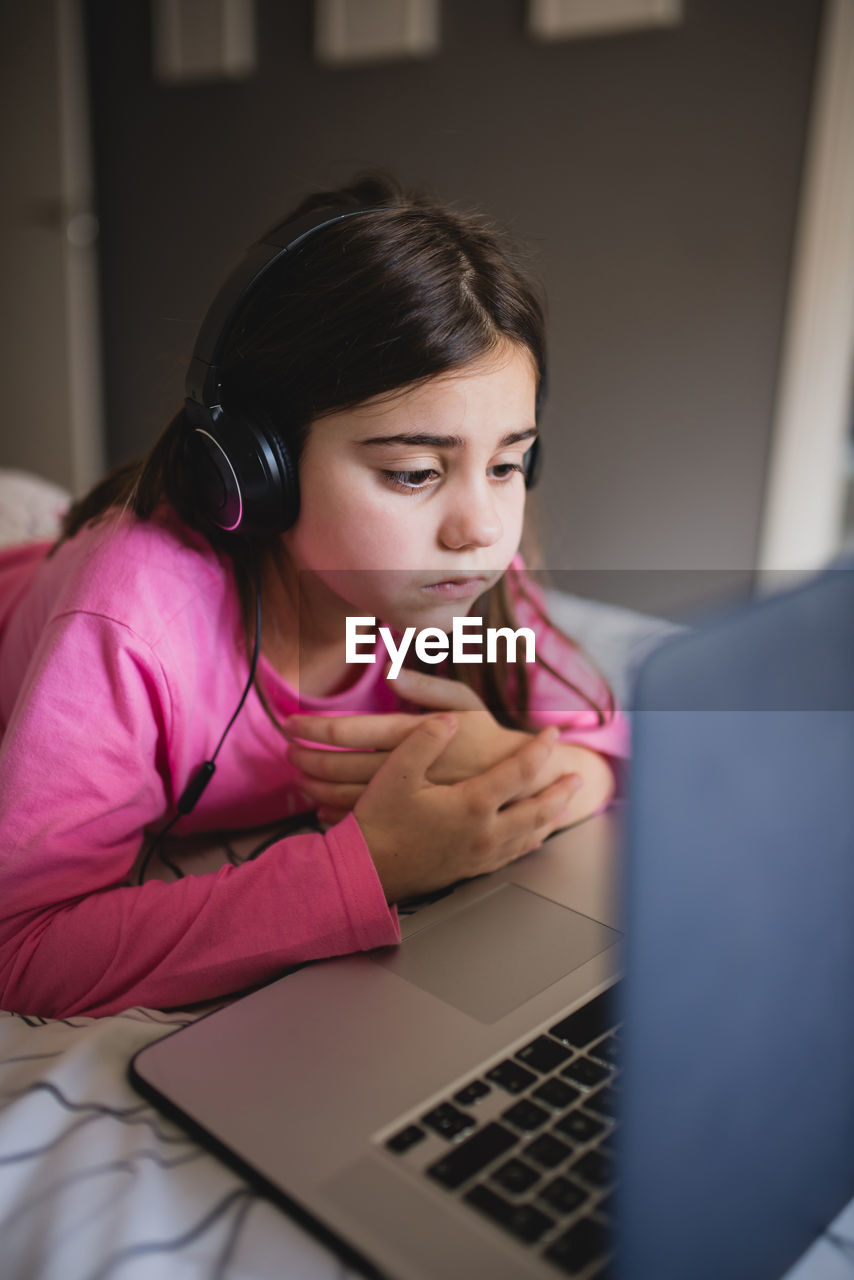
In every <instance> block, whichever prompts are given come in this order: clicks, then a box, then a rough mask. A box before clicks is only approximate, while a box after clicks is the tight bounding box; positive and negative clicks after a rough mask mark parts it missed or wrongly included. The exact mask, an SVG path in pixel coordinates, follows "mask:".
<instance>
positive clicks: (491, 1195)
mask: <svg viewBox="0 0 854 1280" xmlns="http://www.w3.org/2000/svg"><path fill="white" fill-rule="evenodd" d="M463 1199H464V1200H465V1201H467V1203H468V1204H470V1205H473V1206H474V1208H475V1209H479V1210H480V1212H481V1213H485V1214H486V1215H487V1217H489V1218H492V1220H493V1222H497V1223H498V1224H499V1226H502V1227H504V1228H505V1230H506V1231H510V1232H512V1233H513V1235H514V1236H516V1237H517V1238H518V1239H519V1240H524V1241H525V1243H526V1244H534V1243H535V1242H536V1241H537V1240H539V1239H540V1237H541V1236H542V1235H543V1234H544V1233H545V1232H546V1231H548V1230H549V1228H550V1227H553V1226H554V1225H555V1224H554V1219H553V1218H550V1217H549V1216H548V1214H545V1213H543V1212H542V1211H541V1210H540V1209H536V1208H534V1206H533V1205H529V1204H511V1203H510V1201H509V1200H505V1199H504V1197H503V1196H499V1195H497V1194H496V1192H494V1191H490V1189H489V1187H484V1186H477V1187H472V1189H471V1191H468V1192H467V1193H466V1194H465V1196H464V1197H463Z"/></svg>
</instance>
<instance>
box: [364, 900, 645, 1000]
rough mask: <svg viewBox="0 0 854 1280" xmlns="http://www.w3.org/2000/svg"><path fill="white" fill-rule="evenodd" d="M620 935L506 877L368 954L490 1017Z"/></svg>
mask: <svg viewBox="0 0 854 1280" xmlns="http://www.w3.org/2000/svg"><path fill="white" fill-rule="evenodd" d="M620 936H621V935H620V934H619V933H618V932H617V931H616V930H615V929H609V928H608V927H607V925H604V924H600V923H599V922H598V921H597V920H591V919H590V918H589V916H582V915H580V914H579V913H578V912H577V911H573V910H572V909H571V908H570V907H563V906H561V905H560V904H559V903H557V902H552V901H551V900H550V899H548V898H543V897H541V896H540V895H539V894H537V893H531V892H530V890H528V889H523V888H522V887H521V886H520V885H517V884H504V885H502V886H501V888H500V889H496V891H495V892H494V893H491V894H489V895H488V897H486V898H481V899H479V900H478V901H477V902H475V903H473V904H472V905H471V906H470V907H464V908H463V909H462V910H460V911H457V912H455V913H454V915H452V916H450V917H449V918H448V919H446V920H440V921H439V922H438V923H437V924H434V925H430V926H428V927H427V928H426V929H422V930H421V931H420V932H418V933H415V934H412V935H410V936H409V937H408V938H407V939H406V941H405V942H403V943H402V944H401V945H400V946H399V947H396V948H387V949H386V948H384V949H383V950H382V951H375V952H373V953H372V956H371V958H372V959H373V960H375V961H376V962H377V964H381V965H384V966H385V967H386V968H387V969H391V970H392V972H393V973H396V974H398V975H399V976H400V977H401V978H406V979H407V980H408V981H409V982H414V983H415V985H416V986H417V987H422V988H423V989H424V990H425V991H429V992H430V993H431V995H434V996H438V997H439V998H440V999H441V1000H445V1001H446V1002H447V1003H448V1004H451V1005H453V1006H454V1007H455V1008H456V1009H459V1010H460V1011H461V1012H462V1013H467V1014H469V1015H470V1016H471V1017H473V1018H477V1019H478V1021H479V1022H496V1021H497V1020H498V1019H499V1018H503V1017H504V1016H505V1014H508V1013H511V1012H512V1011H513V1010H514V1009H516V1008H518V1007H519V1005H521V1004H524V1003H525V1001H526V1000H529V999H530V998H531V997H532V996H535V995H537V993H538V992H540V991H544V990H545V988H546V987H549V986H551V984H552V983H553V982H557V981H558V979H559V978H563V977H564V976H565V975H566V974H567V973H571V972H572V970H573V969H577V968H578V967H579V965H582V964H585V963H586V962H587V961H588V960H592V958H593V957H594V956H596V955H599V953H600V952H601V951H605V950H607V948H608V947H611V946H614V944H615V943H616V942H618V941H619V939H620Z"/></svg>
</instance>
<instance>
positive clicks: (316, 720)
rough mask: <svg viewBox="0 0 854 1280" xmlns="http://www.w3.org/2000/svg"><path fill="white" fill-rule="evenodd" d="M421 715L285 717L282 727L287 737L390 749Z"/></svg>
mask: <svg viewBox="0 0 854 1280" xmlns="http://www.w3.org/2000/svg"><path fill="white" fill-rule="evenodd" d="M422 719H423V717H422V716H414V715H413V716H410V715H405V714H404V713H403V712H398V713H397V714H393V715H376V716H308V715H294V716H288V718H287V719H286V720H285V721H284V724H283V726H282V727H283V729H284V731H285V733H286V734H287V736H288V737H289V738H302V739H304V740H306V741H308V742H321V743H324V744H325V745H326V746H328V747H361V749H362V750H365V749H366V748H377V749H379V750H382V751H393V750H394V748H395V747H396V746H398V745H399V744H400V743H401V742H402V741H403V739H404V738H405V737H406V735H407V734H408V733H411V732H412V730H413V729H414V728H415V727H416V725H418V724H420V723H421V720H422Z"/></svg>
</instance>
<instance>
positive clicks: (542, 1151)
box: [523, 1133, 571, 1169]
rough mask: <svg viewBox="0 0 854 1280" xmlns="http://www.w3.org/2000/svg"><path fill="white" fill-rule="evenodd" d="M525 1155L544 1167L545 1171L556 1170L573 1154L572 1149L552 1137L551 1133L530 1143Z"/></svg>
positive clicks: (544, 1134) (542, 1135)
mask: <svg viewBox="0 0 854 1280" xmlns="http://www.w3.org/2000/svg"><path fill="white" fill-rule="evenodd" d="M523 1154H524V1155H526V1156H528V1157H529V1158H530V1159H531V1160H534V1161H535V1162H536V1163H537V1164H539V1165H542V1166H543V1168H544V1169H554V1168H555V1167H556V1166H557V1165H559V1164H561V1163H562V1162H563V1161H564V1160H565V1159H566V1157H567V1156H568V1155H570V1154H571V1149H570V1148H569V1147H568V1146H567V1145H566V1143H565V1142H561V1141H560V1139H559V1138H554V1137H552V1135H551V1134H550V1133H543V1134H541V1135H540V1137H539V1138H535V1139H534V1141H533V1142H529V1143H528V1145H527V1147H526V1148H525V1150H524V1153H523Z"/></svg>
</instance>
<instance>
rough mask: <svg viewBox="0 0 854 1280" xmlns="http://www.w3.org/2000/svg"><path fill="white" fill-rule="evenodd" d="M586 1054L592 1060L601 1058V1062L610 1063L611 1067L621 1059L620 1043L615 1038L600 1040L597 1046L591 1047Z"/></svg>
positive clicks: (608, 1037) (609, 1037)
mask: <svg viewBox="0 0 854 1280" xmlns="http://www.w3.org/2000/svg"><path fill="white" fill-rule="evenodd" d="M587 1052H588V1053H589V1054H590V1055H591V1057H593V1058H601V1060H602V1061H603V1062H610V1063H611V1065H612V1066H613V1065H614V1064H615V1063H617V1062H619V1060H620V1057H621V1052H620V1042H619V1040H618V1039H617V1037H616V1036H607V1037H606V1039H604V1040H600V1041H599V1043H598V1044H595V1045H593V1046H592V1048H590V1049H588V1050H587Z"/></svg>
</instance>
